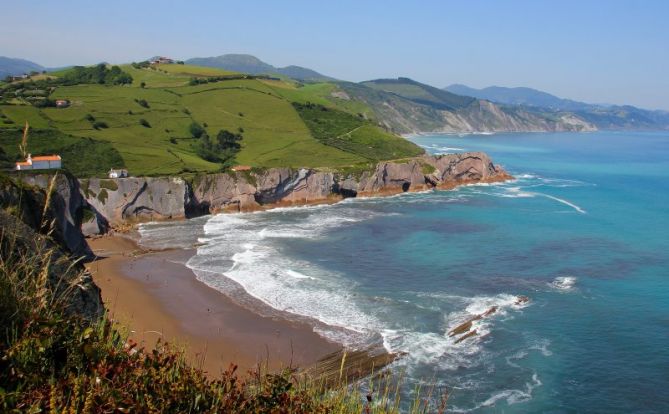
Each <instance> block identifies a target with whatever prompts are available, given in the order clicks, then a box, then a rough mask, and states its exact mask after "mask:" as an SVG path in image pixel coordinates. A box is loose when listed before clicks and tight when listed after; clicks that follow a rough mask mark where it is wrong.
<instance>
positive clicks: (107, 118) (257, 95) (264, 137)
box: [0, 64, 420, 175]
mask: <svg viewBox="0 0 669 414" xmlns="http://www.w3.org/2000/svg"><path fill="white" fill-rule="evenodd" d="M122 69H123V70H124V71H126V72H128V73H129V74H130V75H131V76H132V77H133V83H132V85H124V86H111V85H97V84H86V85H75V86H59V87H57V88H56V89H55V91H54V92H53V93H52V94H51V95H50V99H68V100H70V101H71V105H70V107H68V108H54V107H48V108H36V107H33V106H29V105H0V113H1V114H2V115H3V116H4V117H3V118H0V128H10V129H16V128H17V127H20V126H22V125H23V124H24V123H25V121H26V120H27V121H28V122H29V123H30V125H31V128H33V129H37V130H39V129H54V130H58V131H60V132H62V133H63V134H65V135H69V136H71V137H78V138H91V139H93V140H94V141H93V142H106V143H108V144H109V145H110V146H111V147H113V148H114V149H115V150H116V151H117V152H118V153H119V154H120V156H121V157H122V160H123V164H124V165H125V166H126V167H127V168H128V169H129V171H130V173H131V174H132V175H167V174H178V173H184V172H194V171H197V172H213V171H217V170H219V169H220V168H221V166H220V165H219V164H216V163H211V162H208V161H206V160H204V159H202V158H200V157H199V156H198V155H197V154H196V151H195V144H197V140H196V139H195V138H193V137H192V136H191V135H190V132H189V129H188V127H189V125H190V124H191V123H192V122H194V121H195V122H198V123H199V124H200V125H203V126H204V128H205V129H206V131H207V133H208V134H209V135H210V136H212V137H213V136H216V134H217V133H218V131H220V130H221V129H227V130H230V131H233V132H242V131H243V132H242V135H243V137H244V138H243V140H242V142H241V144H242V149H241V151H240V152H239V154H238V155H237V160H236V162H237V163H239V164H248V165H252V166H258V167H277V166H291V167H328V168H332V167H334V168H338V167H344V166H349V165H354V164H359V163H361V162H366V161H368V160H370V159H389V158H403V157H406V156H410V155H414V154H416V153H418V152H419V151H420V150H419V149H418V147H416V146H414V145H413V144H410V143H408V142H407V141H403V140H402V141H401V143H402V144H403V145H398V142H399V141H397V140H399V139H400V138H398V137H395V136H393V135H391V134H388V133H387V132H385V131H383V130H381V129H380V128H378V127H376V126H375V125H374V124H373V123H366V124H365V126H364V128H360V129H358V130H356V131H354V132H353V133H351V134H349V135H347V136H342V137H341V139H340V140H339V141H337V143H336V145H335V144H334V143H333V142H330V141H328V140H324V139H322V134H321V132H317V133H315V132H314V131H316V130H315V129H314V125H313V122H311V121H313V118H314V116H310V117H308V119H305V117H304V116H301V115H303V114H299V113H298V112H297V111H296V109H295V107H294V106H293V104H292V103H293V102H300V103H305V102H316V103H318V104H321V105H324V106H327V107H330V108H337V109H339V110H340V111H342V112H341V113H344V114H347V115H348V116H350V117H351V118H353V119H356V120H357V122H363V119H364V118H371V117H372V112H371V111H370V110H369V108H367V106H366V105H364V104H363V103H361V102H359V101H354V100H351V99H347V98H348V97H347V96H346V95H345V94H344V95H341V93H338V92H341V91H339V89H338V87H337V85H336V84H331V83H319V84H309V85H304V86H303V85H300V84H298V83H296V82H293V81H289V80H286V81H284V80H268V79H240V78H234V79H224V80H217V81H215V82H208V83H203V84H198V85H194V86H191V85H190V84H189V82H190V80H191V79H192V78H194V77H196V78H207V77H215V78H216V79H220V78H219V77H221V76H234V75H236V74H235V73H233V72H228V71H223V70H220V69H214V68H202V67H197V66H191V65H178V64H172V65H158V66H157V67H155V68H143V69H137V68H135V67H133V66H131V65H123V66H122ZM142 82H143V83H144V87H142V86H141V84H142ZM144 101H145V102H146V105H143V104H144ZM337 113H340V112H337ZM145 121H146V122H145ZM310 122H311V124H310ZM365 122H366V121H365ZM142 123H143V124H144V125H142ZM332 126H333V127H334V126H335V125H334V124H333V125H332ZM357 126H359V125H357V124H356V127H357ZM351 129H353V128H351ZM348 131H350V130H347V131H343V132H341V131H339V130H337V132H334V130H333V131H332V132H331V133H329V136H335V137H337V136H339V135H341V134H342V133H344V132H348ZM317 134H321V135H318V136H317ZM388 148H392V149H391V150H388ZM377 150H379V151H380V152H378V153H375V151H377ZM6 152H7V153H9V151H7V150H6ZM32 152H33V153H38V151H37V150H36V149H34V150H32Z"/></svg>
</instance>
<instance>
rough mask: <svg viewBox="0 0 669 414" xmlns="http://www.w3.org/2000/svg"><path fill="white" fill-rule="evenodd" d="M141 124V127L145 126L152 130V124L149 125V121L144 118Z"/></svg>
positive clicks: (140, 121)
mask: <svg viewBox="0 0 669 414" xmlns="http://www.w3.org/2000/svg"><path fill="white" fill-rule="evenodd" d="M139 124H140V125H141V126H143V127H144V128H151V124H150V123H149V121H147V120H146V119H144V118H141V119H140V120H139Z"/></svg>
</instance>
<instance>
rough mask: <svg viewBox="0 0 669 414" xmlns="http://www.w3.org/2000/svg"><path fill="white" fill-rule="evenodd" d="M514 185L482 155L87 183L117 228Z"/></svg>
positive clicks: (94, 203)
mask: <svg viewBox="0 0 669 414" xmlns="http://www.w3.org/2000/svg"><path fill="white" fill-rule="evenodd" d="M507 178H509V175H508V174H506V172H505V171H504V170H502V169H501V168H500V167H497V166H495V165H494V164H493V163H492V161H491V160H490V158H489V157H488V156H487V155H486V154H484V153H480V152H474V153H464V154H448V155H441V156H422V157H417V158H412V159H408V160H404V161H387V162H381V163H378V164H377V165H376V166H375V167H373V168H371V169H370V170H368V171H361V172H358V173H356V174H354V173H342V172H336V171H322V170H315V169H306V168H302V169H290V168H271V169H266V170H258V171H255V172H248V171H245V172H228V173H219V174H208V175H202V176H197V177H195V178H193V179H192V181H186V180H184V179H181V178H170V177H164V178H121V179H113V180H112V179H90V180H82V182H81V193H82V195H83V196H84V198H85V199H86V200H87V202H88V204H89V205H90V207H91V209H92V210H93V211H95V212H96V214H98V215H99V216H100V218H99V219H98V221H104V222H105V223H107V222H108V223H109V224H110V225H112V226H119V225H122V224H124V223H127V222H137V221H150V220H164V219H174V218H189V217H194V216H198V215H202V214H209V213H217V212H222V211H253V210H259V209H263V208H270V207H273V206H286V205H303V204H315V203H327V202H335V201H338V200H341V199H343V198H347V197H356V196H358V195H364V196H374V195H389V194H397V193H401V192H406V191H421V190H427V189H431V188H452V187H454V186H455V185H458V184H465V183H472V182H489V181H500V180H505V179H507Z"/></svg>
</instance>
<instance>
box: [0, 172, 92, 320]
mask: <svg viewBox="0 0 669 414" xmlns="http://www.w3.org/2000/svg"><path fill="white" fill-rule="evenodd" d="M22 178H24V179H26V181H28V182H30V183H32V184H35V186H28V185H26V184H25V183H21V182H16V181H15V180H11V179H9V178H6V177H1V178H0V255H2V257H4V258H6V259H8V260H13V259H16V260H18V261H19V262H24V263H28V264H29V265H30V266H32V267H34V268H36V269H46V270H47V272H46V282H47V286H46V287H47V288H48V290H49V291H51V292H53V294H54V295H53V296H54V297H57V298H61V299H62V300H64V303H63V304H64V306H65V310H66V311H67V312H70V313H72V314H77V315H80V316H82V317H84V318H86V319H89V320H94V319H96V318H98V317H100V316H101V315H102V313H103V312H104V308H103V305H102V299H101V296H100V289H99V288H98V287H97V285H95V283H94V282H93V279H92V278H91V276H90V274H89V273H88V272H87V271H86V270H85V269H84V266H83V264H82V262H81V260H80V259H89V258H91V257H92V256H93V254H92V252H91V251H90V249H89V247H88V244H87V243H86V240H85V239H84V236H83V235H82V233H81V231H80V230H79V226H80V225H81V220H80V217H81V209H83V208H85V205H86V201H85V200H84V199H83V197H82V196H81V194H80V193H79V185H78V182H77V180H76V179H74V178H73V177H71V176H65V175H60V174H59V175H58V176H57V177H56V179H55V180H54V184H53V189H54V191H53V192H52V194H51V196H50V197H47V194H46V192H45V191H44V190H43V189H42V188H40V187H41V186H44V188H48V187H49V186H50V180H51V177H49V176H33V177H27V176H23V177H22ZM47 201H48V205H47ZM45 206H46V208H45ZM19 258H20V259H19Z"/></svg>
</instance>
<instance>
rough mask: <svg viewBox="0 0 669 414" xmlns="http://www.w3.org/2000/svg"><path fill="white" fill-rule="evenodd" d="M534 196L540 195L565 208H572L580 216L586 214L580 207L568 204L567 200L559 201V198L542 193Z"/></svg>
mask: <svg viewBox="0 0 669 414" xmlns="http://www.w3.org/2000/svg"><path fill="white" fill-rule="evenodd" d="M534 194H537V195H540V196H544V197H547V198H550V199H551V200H555V201H557V202H558V203H562V204H564V205H567V206H569V207H571V208H573V209H574V210H576V211H578V212H579V213H581V214H588V212H587V211H585V210H583V209H582V208H581V207H579V206H577V205H576V204H574V203H570V202H569V201H567V200H563V199H561V198H557V197H553V196H552V195H548V194H544V193H534Z"/></svg>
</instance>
